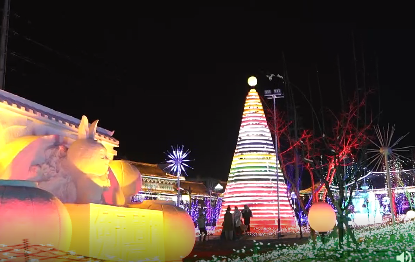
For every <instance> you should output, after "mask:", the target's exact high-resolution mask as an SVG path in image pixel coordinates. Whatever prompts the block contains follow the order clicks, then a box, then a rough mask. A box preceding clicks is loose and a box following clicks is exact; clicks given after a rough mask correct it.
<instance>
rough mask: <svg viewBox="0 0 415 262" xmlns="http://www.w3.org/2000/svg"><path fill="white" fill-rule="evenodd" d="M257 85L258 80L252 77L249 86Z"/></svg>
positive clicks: (249, 79)
mask: <svg viewBox="0 0 415 262" xmlns="http://www.w3.org/2000/svg"><path fill="white" fill-rule="evenodd" d="M257 83H258V80H257V79H256V77H255V76H251V77H249V78H248V85H249V86H252V87H253V86H256V85H257Z"/></svg>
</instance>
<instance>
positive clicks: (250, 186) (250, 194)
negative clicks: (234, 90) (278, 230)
mask: <svg viewBox="0 0 415 262" xmlns="http://www.w3.org/2000/svg"><path fill="white" fill-rule="evenodd" d="M277 165H278V166H277ZM277 168H278V173H279V174H280V176H279V181H277V175H276V169H277ZM277 183H279V192H277ZM277 194H279V200H280V217H281V227H282V228H288V227H295V226H296V222H295V215H294V211H293V210H292V207H291V205H290V202H289V199H288V195H287V185H286V184H285V182H284V178H283V176H282V171H281V167H280V166H279V163H278V164H277V161H276V155H275V148H274V144H273V141H272V137H271V132H270V130H269V127H268V124H267V120H266V118H265V113H264V109H263V107H262V103H261V100H260V98H259V95H258V93H257V91H256V90H255V89H251V90H250V91H249V93H248V96H247V99H246V102H245V107H244V112H243V115H242V123H241V128H240V130H239V137H238V142H237V145H236V150H235V153H234V157H233V161H232V165H231V169H230V174H229V178H228V184H227V187H226V190H225V194H224V198H223V204H222V211H221V214H220V217H219V221H218V223H217V224H216V225H217V227H218V228H220V227H221V225H222V222H223V216H224V214H225V211H226V208H227V207H228V205H229V206H231V207H232V210H233V208H234V206H237V207H238V208H239V209H240V210H242V209H243V207H244V205H248V206H249V207H250V209H251V210H252V213H253V217H252V218H251V228H252V230H255V228H257V229H259V228H263V227H268V228H269V227H277V219H278V195H277Z"/></svg>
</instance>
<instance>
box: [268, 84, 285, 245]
mask: <svg viewBox="0 0 415 262" xmlns="http://www.w3.org/2000/svg"><path fill="white" fill-rule="evenodd" d="M264 94H265V97H266V98H268V99H272V102H273V109H274V110H273V114H274V140H275V158H276V159H275V174H276V176H277V210H278V238H279V237H281V216H280V187H279V184H280V177H279V172H278V136H277V128H278V126H277V109H276V101H275V100H276V99H277V98H284V95H283V94H282V92H281V89H273V90H265V92H264Z"/></svg>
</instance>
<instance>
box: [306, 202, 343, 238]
mask: <svg viewBox="0 0 415 262" xmlns="http://www.w3.org/2000/svg"><path fill="white" fill-rule="evenodd" d="M308 223H309V224H310V227H311V228H312V229H314V230H315V231H317V232H319V233H323V232H328V231H330V230H332V229H333V227H334V225H335V224H336V213H335V212H334V210H333V208H332V207H331V206H330V205H329V204H327V203H326V202H317V203H314V204H313V205H312V206H311V207H310V210H309V211H308Z"/></svg>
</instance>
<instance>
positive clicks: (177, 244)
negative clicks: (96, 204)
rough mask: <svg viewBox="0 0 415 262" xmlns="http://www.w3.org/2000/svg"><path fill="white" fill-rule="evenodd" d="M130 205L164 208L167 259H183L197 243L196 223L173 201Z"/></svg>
mask: <svg viewBox="0 0 415 262" xmlns="http://www.w3.org/2000/svg"><path fill="white" fill-rule="evenodd" d="M129 207H135V208H142V209H152V210H162V211H163V220H164V249H165V260H166V261H182V259H183V258H184V257H186V256H188V255H189V254H190V252H192V249H193V247H194V245H195V225H194V223H193V220H192V218H191V217H190V216H189V214H188V213H187V212H186V211H185V210H184V209H182V208H180V207H177V206H175V205H174V202H173V201H157V200H145V201H143V203H141V204H132V205H129Z"/></svg>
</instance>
